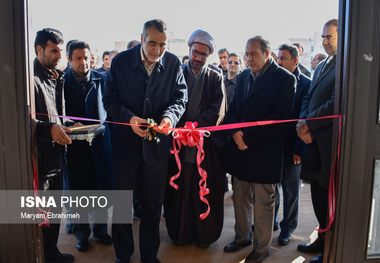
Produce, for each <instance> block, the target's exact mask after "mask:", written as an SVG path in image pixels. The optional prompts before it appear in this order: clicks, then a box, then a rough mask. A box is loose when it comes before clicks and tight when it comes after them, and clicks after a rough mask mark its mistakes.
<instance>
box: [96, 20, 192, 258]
mask: <svg viewBox="0 0 380 263" xmlns="http://www.w3.org/2000/svg"><path fill="white" fill-rule="evenodd" d="M166 30H167V27H166V24H165V23H164V22H163V21H162V20H159V19H155V20H151V21H148V22H146V23H145V24H144V28H143V33H142V34H141V44H138V45H137V46H135V47H134V48H132V49H129V50H127V51H123V52H121V53H119V54H118V55H117V56H116V57H115V58H114V59H113V60H112V66H111V68H110V70H109V72H108V76H107V87H106V92H105V96H104V98H103V102H104V106H105V109H106V110H107V112H108V113H109V115H110V116H111V117H112V119H113V120H115V121H116V122H123V123H129V124H131V126H127V125H116V126H115V127H114V130H113V145H112V150H113V154H114V168H115V179H114V186H115V190H136V189H137V187H138V186H137V177H138V176H139V175H141V179H140V181H139V184H141V190H142V195H141V199H142V200H141V201H142V214H141V221H140V254H141V261H142V262H160V261H159V260H158V259H157V253H158V248H159V246H160V236H159V223H160V218H161V207H162V204H163V200H164V195H165V187H166V177H167V165H168V164H167V162H168V158H169V156H170V146H171V142H172V140H171V138H170V137H169V136H165V135H167V134H168V131H167V130H165V129H167V128H172V127H174V126H175V125H176V124H177V122H178V120H179V119H180V117H181V116H182V114H183V112H184V111H185V104H186V101H187V88H186V83H185V80H184V76H183V73H182V70H181V68H180V66H181V62H180V61H179V60H178V58H177V57H176V56H175V55H173V54H171V53H169V52H165V48H166V40H167V35H166ZM147 118H151V119H153V120H155V121H157V123H159V126H158V127H157V129H156V131H158V132H160V134H158V138H159V139H160V142H156V141H153V140H152V141H148V140H144V137H145V136H146V135H147V130H145V129H143V128H142V127H140V126H139V125H144V124H145V125H146V123H147ZM161 133H162V134H161ZM113 212H114V217H115V216H116V217H118V216H119V215H120V214H121V215H122V214H123V213H125V211H124V210H123V209H121V210H119V209H115V208H114V211H113ZM112 238H113V241H114V247H115V252H116V256H117V262H119V263H122V262H130V257H131V256H132V254H133V252H134V242H133V233H132V226H131V224H113V225H112Z"/></svg>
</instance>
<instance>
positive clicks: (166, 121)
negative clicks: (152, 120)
mask: <svg viewBox="0 0 380 263" xmlns="http://www.w3.org/2000/svg"><path fill="white" fill-rule="evenodd" d="M170 128H172V121H171V120H170V118H169V117H163V118H162V120H161V123H160V125H159V126H158V127H157V128H155V131H156V132H158V133H162V134H165V135H168V134H169V133H170V131H169V130H168V129H170Z"/></svg>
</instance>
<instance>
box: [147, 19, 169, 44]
mask: <svg viewBox="0 0 380 263" xmlns="http://www.w3.org/2000/svg"><path fill="white" fill-rule="evenodd" d="M150 27H154V28H155V29H156V30H157V31H158V32H161V33H166V30H167V29H168V27H167V26H166V24H165V22H164V21H162V20H161V19H152V20H149V21H147V22H145V24H144V27H143V38H144V39H145V37H146V34H147V32H146V31H147V29H148V28H150Z"/></svg>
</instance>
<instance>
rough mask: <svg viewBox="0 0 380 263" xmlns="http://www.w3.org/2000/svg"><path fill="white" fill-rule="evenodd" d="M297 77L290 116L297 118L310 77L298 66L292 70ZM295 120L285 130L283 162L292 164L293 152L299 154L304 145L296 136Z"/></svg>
mask: <svg viewBox="0 0 380 263" xmlns="http://www.w3.org/2000/svg"><path fill="white" fill-rule="evenodd" d="M293 74H294V76H296V79H297V91H296V93H295V94H294V102H293V109H292V113H291V116H290V118H291V119H298V118H299V116H300V112H301V107H302V101H303V98H304V97H305V95H306V94H307V92H308V91H309V88H310V84H311V79H310V78H308V77H307V76H305V75H304V74H302V73H301V72H300V70H299V69H298V68H296V70H295V71H294V72H293ZM296 124H297V122H289V123H288V127H287V129H286V132H285V145H284V164H293V154H297V155H301V151H302V148H303V147H304V145H305V144H304V143H303V141H302V140H301V139H300V138H298V136H297V130H296Z"/></svg>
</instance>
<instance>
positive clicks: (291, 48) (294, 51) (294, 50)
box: [278, 44, 300, 59]
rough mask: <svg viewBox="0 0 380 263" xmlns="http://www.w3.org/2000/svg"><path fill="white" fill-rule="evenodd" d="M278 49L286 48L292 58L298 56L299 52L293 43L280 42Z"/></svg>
mask: <svg viewBox="0 0 380 263" xmlns="http://www.w3.org/2000/svg"><path fill="white" fill-rule="evenodd" d="M278 50H287V51H289V53H290V57H291V58H292V59H295V58H299V57H300V54H299V52H298V48H297V47H296V46H295V45H289V44H282V45H280V46H279V47H278Z"/></svg>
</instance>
